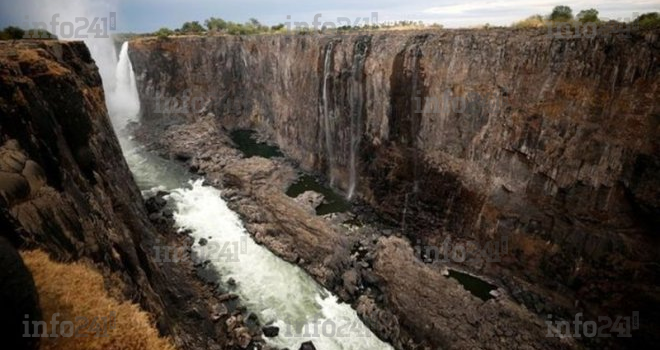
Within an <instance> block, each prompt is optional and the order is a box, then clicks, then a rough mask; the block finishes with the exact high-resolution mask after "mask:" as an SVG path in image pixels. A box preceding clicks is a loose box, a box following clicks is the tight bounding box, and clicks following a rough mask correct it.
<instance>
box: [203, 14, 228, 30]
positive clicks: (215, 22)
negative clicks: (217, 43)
mask: <svg viewBox="0 0 660 350" xmlns="http://www.w3.org/2000/svg"><path fill="white" fill-rule="evenodd" d="M204 25H205V26H206V28H207V29H208V30H209V31H218V32H219V31H224V30H226V29H227V25H228V23H227V21H225V20H224V19H222V18H215V17H211V18H209V19H207V20H206V21H204Z"/></svg>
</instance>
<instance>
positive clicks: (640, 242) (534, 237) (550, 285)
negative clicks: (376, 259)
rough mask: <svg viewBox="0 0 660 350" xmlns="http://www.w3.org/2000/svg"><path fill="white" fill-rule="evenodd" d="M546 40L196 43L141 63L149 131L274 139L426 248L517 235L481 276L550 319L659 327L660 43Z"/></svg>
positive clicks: (180, 42)
mask: <svg viewBox="0 0 660 350" xmlns="http://www.w3.org/2000/svg"><path fill="white" fill-rule="evenodd" d="M544 34H546V32H544V31H534V30H526V31H518V30H487V31H479V30H451V31H434V32H400V33H391V32H390V33H376V34H365V35H359V34H355V35H346V36H305V35H299V36H250V37H181V38H170V39H165V40H156V39H147V40H140V41H136V42H134V43H132V45H131V51H130V55H131V59H132V62H133V65H134V69H135V71H136V75H137V77H138V87H139V90H140V98H141V100H142V106H143V113H144V115H145V119H146V120H148V121H149V120H150V121H155V122H159V123H171V122H173V121H175V120H178V118H177V117H178V116H180V115H183V114H186V113H194V112H201V111H210V112H213V113H214V114H215V115H217V116H218V119H219V124H221V125H223V126H226V127H228V128H232V127H251V128H256V129H259V130H261V131H263V132H265V133H267V134H269V135H270V136H271V137H272V139H273V140H274V141H275V142H276V143H277V144H278V145H279V146H280V147H281V148H282V149H283V150H284V151H285V153H286V154H287V155H288V156H289V157H291V158H292V159H295V160H297V161H298V162H300V164H301V166H302V167H303V168H305V169H308V170H314V171H316V172H319V173H322V174H325V175H326V176H327V178H328V181H329V182H331V183H333V184H334V185H335V186H337V187H338V188H340V189H342V190H343V191H345V192H346V193H347V194H352V193H353V192H355V193H356V195H357V196H360V197H362V198H364V199H366V200H367V201H368V202H369V203H370V204H371V205H373V206H374V207H375V208H376V209H378V211H379V213H380V214H381V215H382V217H383V218H384V219H385V220H388V221H390V222H392V223H396V225H399V226H400V227H401V230H402V231H403V233H404V234H405V235H406V236H408V237H409V238H410V239H411V240H412V241H418V242H421V244H425V245H430V246H440V245H441V244H442V242H443V239H444V238H445V237H447V236H451V237H452V238H454V239H458V240H460V239H465V240H474V241H476V242H478V243H479V245H480V246H483V245H484V244H486V243H487V242H493V241H499V240H500V239H501V237H502V236H507V237H508V242H509V247H508V251H507V252H506V254H505V255H504V257H503V259H502V261H501V262H499V263H493V264H477V265H474V264H473V265H470V264H468V266H466V267H467V268H471V269H477V270H481V272H482V273H484V274H487V275H491V276H496V277H497V278H501V279H502V283H504V284H506V285H507V287H508V289H509V290H510V291H511V292H512V293H513V294H514V297H516V298H518V299H519V301H521V302H523V303H526V304H527V305H528V306H529V307H530V308H532V309H535V310H536V311H537V312H539V313H542V314H545V313H549V312H550V310H549V309H548V308H546V306H545V305H544V304H543V303H542V302H541V303H540V304H539V302H538V299H536V296H535V295H537V294H539V295H541V296H542V297H543V299H546V300H552V303H554V304H558V305H563V306H564V307H565V308H566V309H568V310H572V311H573V312H575V311H577V310H585V311H586V312H587V313H590V314H591V315H615V314H620V315H627V314H630V312H632V311H633V310H643V311H642V313H645V314H646V315H647V316H646V317H648V318H647V319H648V320H649V321H648V322H649V324H648V325H647V326H650V325H652V324H656V323H654V322H657V320H658V319H660V316H659V315H660V312H659V308H658V305H659V304H658V301H659V297H658V295H660V294H659V291H658V287H657V286H658V285H660V283H659V282H660V277H659V276H660V271H659V269H658V266H657V261H658V258H659V256H658V254H659V253H658V249H657V247H658V236H657V232H658V229H659V228H660V222H659V221H658V217H660V200H659V199H660V193H659V192H658V188H659V186H660V157H659V156H658V155H659V154H660V148H659V146H660V143H659V142H658V140H660V128H659V125H660V106H659V105H658V103H657V101H658V100H659V97H660V93H659V91H658V87H659V84H660V74H659V73H660V65H659V64H658V61H659V60H660V49H659V46H658V32H657V31H646V32H634V33H632V35H630V36H629V37H621V36H612V37H609V38H606V37H597V38H594V39H587V38H583V39H570V40H566V39H553V38H550V37H547V36H545V35H544ZM181 100H184V101H183V102H184V104H180V105H179V107H183V109H181V108H179V109H178V110H176V109H172V108H170V107H172V106H173V105H174V104H172V102H173V101H175V102H176V101H179V102H181ZM186 100H187V102H188V103H187V105H186V104H185V102H186ZM505 276H506V277H505ZM523 286H525V287H523ZM521 290H525V292H524V293H519V292H520V291H521ZM530 294H531V295H532V296H531V297H530V296H529V295H530ZM651 305H652V306H651ZM647 329H651V328H647ZM638 339H639V338H638Z"/></svg>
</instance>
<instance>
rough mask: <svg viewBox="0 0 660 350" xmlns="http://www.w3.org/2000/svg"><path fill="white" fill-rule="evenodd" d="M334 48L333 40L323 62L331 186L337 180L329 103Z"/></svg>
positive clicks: (323, 99)
mask: <svg viewBox="0 0 660 350" xmlns="http://www.w3.org/2000/svg"><path fill="white" fill-rule="evenodd" d="M332 48H333V43H332V41H331V42H330V43H328V46H327V47H326V49H325V62H324V64H323V92H322V94H321V103H322V105H323V129H324V131H325V151H326V157H328V176H329V178H330V186H333V185H334V182H335V177H334V175H333V170H334V163H335V161H334V151H333V149H332V130H331V120H332V115H331V114H330V113H331V112H330V106H329V104H328V81H329V79H330V73H331V72H330V63H331V59H332Z"/></svg>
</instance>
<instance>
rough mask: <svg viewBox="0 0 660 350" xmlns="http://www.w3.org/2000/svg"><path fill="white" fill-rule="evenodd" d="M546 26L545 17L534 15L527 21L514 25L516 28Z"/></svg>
mask: <svg viewBox="0 0 660 350" xmlns="http://www.w3.org/2000/svg"><path fill="white" fill-rule="evenodd" d="M544 25H545V21H544V20H543V16H541V15H534V16H529V17H527V18H526V19H524V20H522V21H520V22H516V23H514V24H513V27H514V28H521V29H522V28H540V27H543V26H544Z"/></svg>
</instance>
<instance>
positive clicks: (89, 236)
mask: <svg viewBox="0 0 660 350" xmlns="http://www.w3.org/2000/svg"><path fill="white" fill-rule="evenodd" d="M0 195H1V196H0V210H1V215H0V222H1V223H2V226H1V227H2V232H0V234H1V235H3V236H6V237H8V238H9V239H10V240H11V241H12V242H14V244H16V245H18V246H20V247H21V248H22V249H42V250H44V251H46V252H48V253H49V254H50V256H51V257H52V258H54V259H57V260H59V261H77V260H84V261H87V262H89V263H91V264H93V265H94V266H95V267H96V268H98V269H99V270H100V271H101V272H102V273H103V275H104V277H105V278H106V285H107V287H108V288H109V290H110V292H111V294H112V295H113V296H115V297H117V298H119V299H127V300H130V301H133V302H135V303H139V304H140V305H141V306H142V308H144V309H145V310H147V311H148V312H150V313H151V314H152V315H153V317H154V321H155V323H156V326H157V327H158V329H159V331H160V332H161V334H164V335H169V336H172V337H173V340H174V341H175V343H176V344H177V345H178V346H179V347H181V348H191V349H192V348H205V349H206V348H209V349H221V348H223V347H222V346H223V345H224V344H225V343H226V341H227V339H226V338H225V336H224V335H222V334H221V331H220V329H221V327H222V325H216V324H214V323H213V322H212V321H211V319H210V314H211V312H210V308H209V306H208V305H207V302H206V301H205V300H204V294H203V292H202V291H201V289H200V288H199V287H196V286H195V284H194V283H193V282H191V278H190V275H191V272H190V271H186V267H185V266H183V265H181V264H176V265H175V264H158V263H157V262H156V261H155V257H156V256H155V255H154V253H153V250H154V247H155V246H157V245H158V244H165V245H170V244H172V243H169V241H171V240H170V239H168V237H167V234H168V233H167V231H165V230H158V229H156V228H155V227H154V226H152V224H151V222H150V221H149V220H148V219H147V211H146V209H145V206H144V203H143V200H142V196H141V194H140V191H139V190H138V187H137V185H136V184H135V182H134V181H133V177H132V175H131V173H130V171H129V168H128V166H127V164H126V161H125V160H124V158H123V156H122V151H121V149H120V146H119V142H118V140H117V137H116V136H115V133H114V131H113V129H112V125H111V124H110V119H109V118H108V114H107V111H106V107H105V98H104V91H103V87H102V84H101V77H100V75H99V72H98V68H97V67H96V65H95V63H94V60H93V59H92V58H91V56H90V53H89V51H88V49H87V47H86V46H85V45H84V43H82V42H66V43H64V42H57V41H43V42H40V41H18V42H10V41H3V42H0ZM171 235H172V234H170V236H171ZM159 242H162V243H159ZM71 302H72V303H75V302H76V300H71ZM110 311H112V310H109V312H110ZM98 316H99V317H101V316H107V315H98ZM125 322H128V321H125ZM216 327H218V328H217V329H216Z"/></svg>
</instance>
